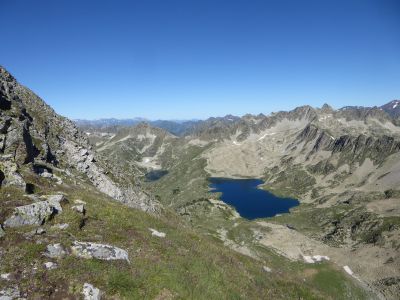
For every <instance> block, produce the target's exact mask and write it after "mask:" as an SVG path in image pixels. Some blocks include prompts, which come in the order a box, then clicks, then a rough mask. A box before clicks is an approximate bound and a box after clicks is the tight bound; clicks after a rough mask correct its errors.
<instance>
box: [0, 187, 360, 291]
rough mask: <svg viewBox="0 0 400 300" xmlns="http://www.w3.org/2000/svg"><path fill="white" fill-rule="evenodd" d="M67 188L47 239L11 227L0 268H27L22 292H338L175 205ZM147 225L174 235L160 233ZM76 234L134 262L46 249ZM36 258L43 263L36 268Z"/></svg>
mask: <svg viewBox="0 0 400 300" xmlns="http://www.w3.org/2000/svg"><path fill="white" fill-rule="evenodd" d="M48 192H49V191H48ZM64 192H66V193H68V198H69V200H70V203H69V204H67V205H65V206H64V208H63V212H62V214H60V215H58V216H56V217H55V218H54V219H53V220H51V221H50V222H49V223H48V224H46V225H45V226H44V227H45V229H46V230H47V233H46V234H44V235H43V236H40V237H35V239H34V240H43V242H42V243H40V244H36V243H35V242H34V241H27V240H25V239H24V238H23V236H22V235H23V233H25V232H27V231H29V230H31V228H26V229H16V230H8V231H7V235H6V237H5V239H3V240H1V242H0V244H1V246H2V247H5V246H6V247H7V251H6V253H4V255H3V257H2V264H1V266H0V271H1V272H6V271H11V272H17V273H18V272H19V273H25V274H26V276H25V277H22V278H20V280H19V282H18V284H19V286H20V289H21V290H22V291H23V292H27V293H29V294H31V295H35V296H36V297H39V298H41V297H46V295H48V294H49V293H50V294H52V293H53V294H54V293H56V292H55V289H56V288H57V290H58V291H57V293H62V294H63V295H69V297H71V296H72V297H78V296H79V293H80V291H81V288H82V284H83V283H84V282H89V283H92V284H93V285H94V286H96V287H98V288H100V289H101V290H102V291H103V292H104V293H105V295H106V298H107V297H116V298H122V299H154V298H155V297H157V296H158V295H163V294H167V295H172V296H173V297H174V298H176V299H263V298H266V297H267V298H272V299H299V298H300V299H329V298H331V299H334V298H335V295H334V294H332V293H331V292H330V291H325V290H324V287H323V286H321V287H320V286H319V284H313V283H310V284H307V285H304V284H303V282H302V281H301V280H302V277H301V268H299V267H293V265H292V264H291V263H289V262H288V261H287V260H286V259H284V258H281V257H279V256H276V255H274V254H271V253H270V252H268V251H267V250H265V251H264V250H259V252H260V253H261V254H262V255H263V257H264V262H269V263H271V265H272V267H273V268H275V269H276V270H277V271H276V272H275V271H274V273H265V272H264V271H263V270H262V266H263V264H264V262H263V261H258V260H255V259H252V258H250V257H247V256H244V255H241V254H239V253H237V252H234V251H232V250H230V249H228V248H227V247H225V246H223V245H222V243H221V242H219V241H216V240H215V239H214V238H213V237H207V236H203V235H200V234H198V233H197V232H196V231H195V230H193V229H192V228H191V227H190V226H188V225H187V224H186V223H185V222H182V221H181V220H180V218H179V217H177V216H176V215H175V214H174V213H171V212H168V211H167V212H166V215H165V216H161V217H158V218H157V217H154V216H151V215H148V214H146V213H143V212H141V211H137V210H134V209H129V208H127V207H125V206H123V205H121V204H119V203H117V202H113V201H109V199H107V197H105V196H104V195H102V194H100V193H98V192H96V191H95V190H93V189H91V188H90V187H89V186H84V187H82V189H79V190H78V189H74V190H70V189H68V188H67V187H64ZM74 199H81V200H83V201H86V202H87V206H86V208H87V216H86V217H87V222H86V225H85V226H84V227H83V229H82V230H80V229H79V227H78V226H77V225H78V223H79V222H80V218H81V217H80V216H79V214H77V213H76V212H75V211H73V210H71V209H70V206H71V205H72V203H73V200H74ZM56 223H69V224H70V227H69V228H68V229H67V230H65V231H59V230H54V229H51V225H53V224H56ZM242 226H243V227H240V225H239V227H238V229H235V230H233V231H232V232H231V233H230V234H232V235H233V238H234V239H242V238H246V236H247V233H249V230H251V226H250V225H249V224H243V225H242ZM148 228H155V229H157V230H159V231H162V232H165V233H166V234H167V236H166V238H164V239H161V238H157V237H153V236H151V234H150V231H149V229H148ZM74 240H79V241H92V242H99V243H108V244H112V245H115V246H118V247H121V248H123V249H126V250H127V251H128V252H129V257H130V260H131V263H130V264H127V263H126V262H110V261H99V260H85V259H79V258H76V257H73V256H67V257H66V258H63V259H59V260H53V259H49V258H46V257H44V256H43V255H42V253H43V252H44V250H45V246H46V245H47V244H50V243H58V242H60V243H62V244H63V245H65V246H66V247H68V246H69V245H71V243H72V242H73V241H74ZM10 245H12V246H10ZM263 251H264V252H263ZM46 261H55V262H57V263H58V265H59V268H57V269H55V270H45V269H44V267H43V263H44V262H46ZM33 266H36V268H37V270H36V271H35V272H34V271H33ZM278 266H279V267H278ZM278 270H279V271H278ZM332 272H334V271H333V270H332ZM1 286H4V283H1V284H0V287H1ZM352 289H356V287H355V286H352ZM335 292H337V291H335ZM360 299H361V298H360Z"/></svg>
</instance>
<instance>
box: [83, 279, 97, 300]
mask: <svg viewBox="0 0 400 300" xmlns="http://www.w3.org/2000/svg"><path fill="white" fill-rule="evenodd" d="M82 294H83V296H84V299H85V300H99V299H100V298H101V292H100V290H99V289H98V288H95V287H94V286H93V285H91V284H90V283H84V284H83V289H82Z"/></svg>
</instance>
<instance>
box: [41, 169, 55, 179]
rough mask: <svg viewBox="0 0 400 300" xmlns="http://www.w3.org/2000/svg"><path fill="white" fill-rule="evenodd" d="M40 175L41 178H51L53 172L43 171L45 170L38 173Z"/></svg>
mask: <svg viewBox="0 0 400 300" xmlns="http://www.w3.org/2000/svg"><path fill="white" fill-rule="evenodd" d="M40 177H43V178H51V177H53V174H51V173H49V172H47V171H45V172H43V173H41V174H40Z"/></svg>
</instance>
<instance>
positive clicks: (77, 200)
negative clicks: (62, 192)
mask: <svg viewBox="0 0 400 300" xmlns="http://www.w3.org/2000/svg"><path fill="white" fill-rule="evenodd" d="M74 202H75V204H86V202H85V201H82V200H80V199H76V200H74Z"/></svg>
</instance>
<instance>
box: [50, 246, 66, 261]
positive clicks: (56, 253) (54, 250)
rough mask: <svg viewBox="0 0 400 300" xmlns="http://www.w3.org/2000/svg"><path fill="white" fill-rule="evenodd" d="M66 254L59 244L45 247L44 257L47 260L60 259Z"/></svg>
mask: <svg viewBox="0 0 400 300" xmlns="http://www.w3.org/2000/svg"><path fill="white" fill-rule="evenodd" d="M67 254H68V253H67V251H66V250H65V249H64V247H63V246H62V245H61V244H50V245H47V247H46V252H45V253H44V255H45V256H47V257H49V258H62V257H64V256H66V255H67Z"/></svg>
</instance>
